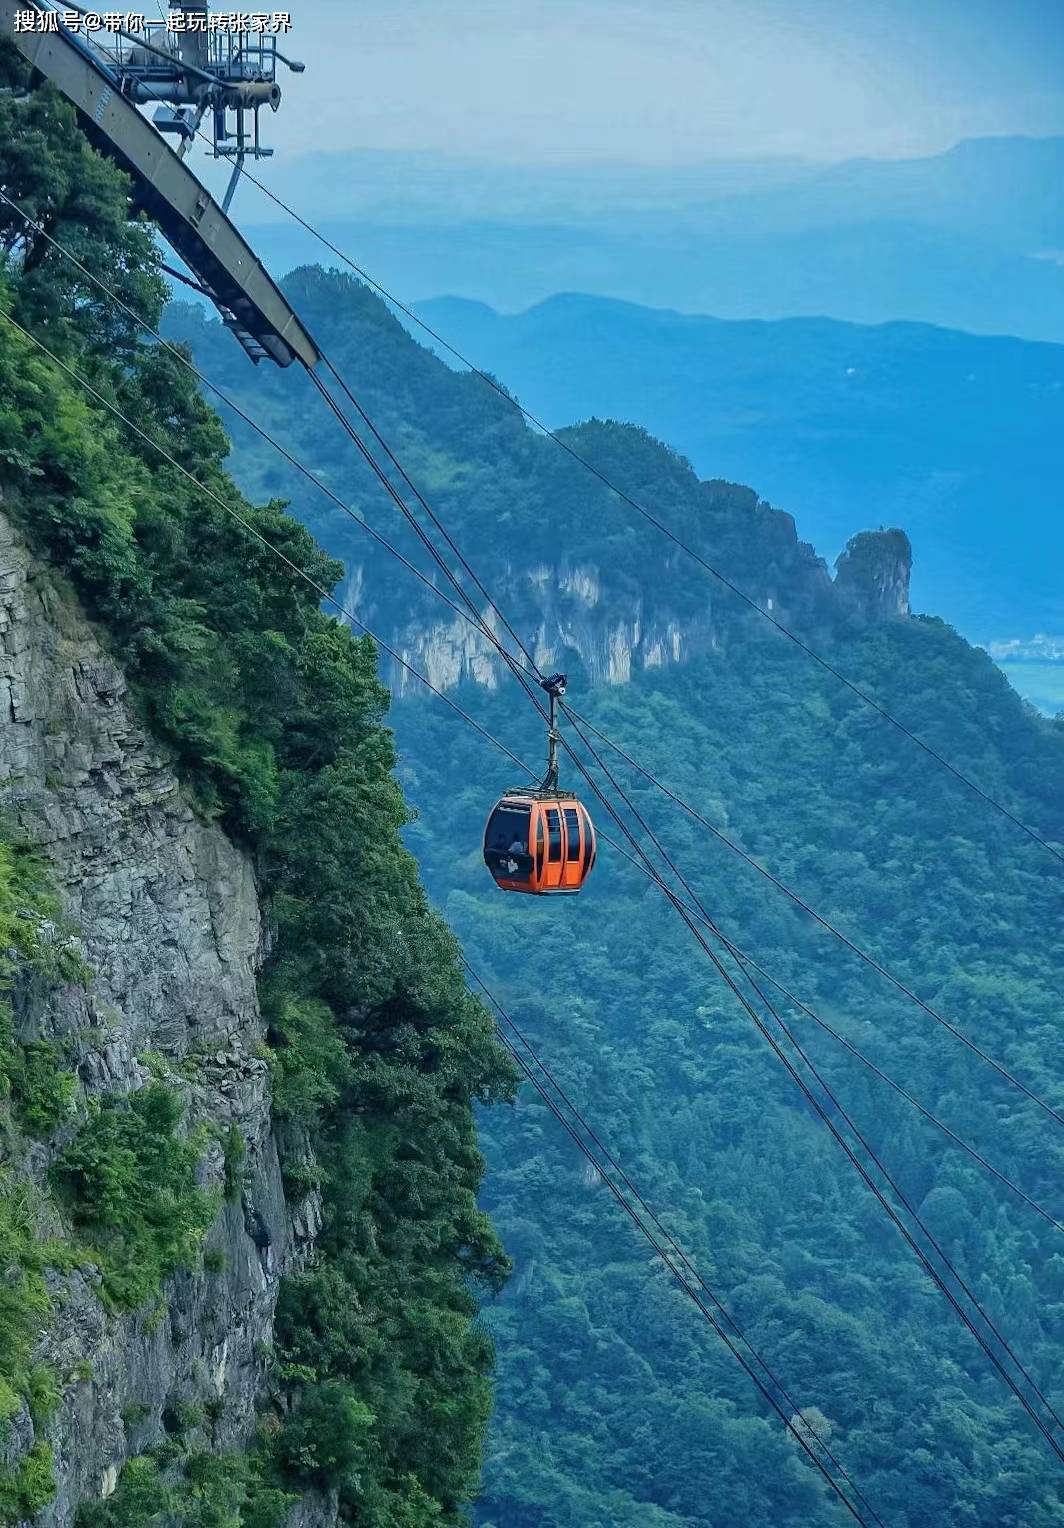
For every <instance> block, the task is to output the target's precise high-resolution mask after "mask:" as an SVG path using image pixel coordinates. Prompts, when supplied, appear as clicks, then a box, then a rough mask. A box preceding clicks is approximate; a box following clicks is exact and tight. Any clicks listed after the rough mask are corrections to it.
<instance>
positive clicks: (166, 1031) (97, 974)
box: [0, 516, 317, 1528]
mask: <svg viewBox="0 0 1064 1528" xmlns="http://www.w3.org/2000/svg"><path fill="white" fill-rule="evenodd" d="M0 663H2V669H0V686H2V688H0V701H2V704H0V808H2V810H3V812H4V814H5V816H6V818H7V820H8V821H9V822H13V823H14V825H16V826H17V827H18V828H19V829H21V830H23V831H24V832H25V834H26V836H27V837H28V838H29V839H30V840H31V841H32V842H34V843H35V844H37V845H38V846H40V848H41V850H42V851H43V852H44V854H46V856H47V858H48V860H49V861H50V862H51V866H52V870H53V875H54V880H55V882H56V884H57V886H58V888H59V889H60V891H61V894H62V900H63V903H64V908H65V911H66V913H67V914H68V915H69V917H70V918H71V920H72V922H73V925H74V926H75V928H76V930H77V931H78V934H79V938H80V941H81V946H82V952H83V955H84V959H85V962H86V964H87V967H88V969H89V972H90V976H89V978H88V982H87V985H86V986H85V987H82V986H80V985H77V984H67V985H63V986H60V987H59V988H57V989H55V990H52V991H50V992H40V991H37V990H36V989H34V988H31V989H30V990H28V991H23V992H21V993H16V1010H15V1011H16V1030H17V1038H18V1039H19V1040H21V1041H23V1042H25V1041H32V1040H42V1039H43V1040H60V1041H61V1042H62V1043H63V1045H64V1047H65V1049H66V1052H67V1054H68V1055H69V1056H70V1057H71V1063H70V1064H71V1065H72V1066H73V1068H74V1070H75V1072H76V1076H77V1086H78V1090H79V1092H80V1094H81V1095H83V1097H84V1098H85V1099H88V1100H91V1099H93V1098H100V1097H103V1096H106V1095H112V1094H130V1093H132V1092H134V1091H136V1090H138V1089H140V1088H142V1087H143V1086H144V1085H145V1084H146V1083H147V1082H148V1081H149V1080H150V1078H151V1077H152V1076H163V1077H164V1078H165V1081H166V1083H167V1085H168V1086H169V1087H171V1088H173V1089H174V1090H175V1091H176V1092H177V1093H179V1095H180V1096H181V1098H182V1099H183V1101H184V1103H185V1105H186V1125H187V1128H191V1127H193V1126H195V1125H203V1124H206V1125H208V1126H209V1127H211V1128H210V1130H209V1132H208V1131H204V1132H203V1138H204V1141H205V1143H206V1144H205V1146H204V1152H203V1156H202V1160H201V1167H200V1175H201V1178H202V1181H203V1183H204V1184H205V1185H207V1186H211V1187H216V1188H217V1189H218V1190H219V1191H220V1197H221V1198H222V1200H223V1207H222V1209H221V1211H220V1213H219V1215H218V1217H217V1219H216V1221H215V1222H214V1224H213V1225H212V1227H211V1229H210V1230H209V1232H208V1233H207V1238H206V1243H205V1248H206V1256H207V1262H208V1265H210V1266H211V1267H212V1268H213V1270H214V1271H211V1272H207V1271H205V1270H202V1269H201V1270H200V1271H198V1272H185V1273H180V1274H178V1275H177V1276H176V1277H175V1278H173V1279H172V1280H170V1281H169V1284H168V1287H167V1288H166V1289H165V1291H164V1294H165V1304H164V1305H162V1306H160V1307H158V1308H157V1309H156V1310H155V1311H154V1312H152V1311H147V1312H145V1311H140V1312H138V1313H137V1314H134V1315H121V1314H117V1313H115V1312H114V1311H113V1310H112V1309H109V1308H108V1307H107V1306H106V1304H105V1303H104V1301H103V1300H102V1299H101V1297H100V1291H99V1287H98V1286H99V1276H98V1274H97V1273H96V1272H95V1271H94V1270H93V1268H92V1265H91V1262H83V1263H82V1266H81V1267H80V1268H78V1269H76V1270H75V1271H73V1272H68V1273H56V1272H49V1273H48V1275H47V1277H48V1280H49V1285H50V1294H51V1304H52V1312H51V1315H50V1316H49V1317H48V1318H47V1320H46V1323H45V1331H44V1334H43V1337H42V1340H41V1342H40V1348H39V1355H38V1356H39V1359H40V1361H42V1362H44V1363H47V1364H49V1365H50V1366H51V1367H52V1368H53V1369H54V1371H55V1373H56V1374H57V1376H58V1377H59V1379H60V1381H61V1382H62V1383H63V1387H64V1393H63V1399H62V1402H61V1404H60V1406H59V1408H58V1410H57V1411H56V1412H55V1414H54V1415H53V1416H52V1417H51V1418H50V1419H49V1420H48V1421H47V1422H45V1423H44V1424H43V1432H44V1435H45V1437H46V1438H47V1440H48V1442H50V1444H51V1445H52V1448H53V1450H54V1455H55V1473H56V1480H57V1487H58V1489H57V1494H56V1496H55V1499H54V1501H53V1502H52V1503H51V1505H50V1506H49V1507H47V1508H46V1509H45V1511H44V1513H43V1514H42V1516H41V1518H40V1521H41V1522H43V1523H45V1524H48V1525H49V1528H52V1525H54V1528H68V1525H69V1524H70V1523H72V1521H73V1519H74V1514H75V1510H76V1507H77V1504H78V1502H79V1501H80V1500H82V1499H90V1500H91V1499H92V1498H93V1497H100V1496H107V1495H109V1494H110V1493H111V1492H112V1491H113V1490H114V1488H115V1485H116V1482H117V1479H118V1476H119V1474H120V1471H121V1468H122V1466H123V1464H124V1463H125V1462H126V1460H127V1459H129V1458H130V1457H131V1456H133V1455H134V1454H137V1453H142V1452H144V1451H145V1449H147V1448H149V1447H151V1446H152V1445H153V1444H155V1443H157V1442H158V1441H159V1440H160V1439H161V1438H163V1437H164V1435H165V1419H166V1418H168V1417H170V1416H171V1415H173V1414H174V1412H175V1411H176V1410H180V1408H181V1406H182V1405H185V1406H186V1407H187V1406H188V1405H189V1404H192V1405H196V1406H199V1407H204V1408H206V1409H207V1410H208V1411H209V1414H210V1416H211V1419H212V1421H211V1446H212V1447H215V1448H224V1447H226V1446H228V1445H229V1444H231V1443H234V1442H237V1441H239V1440H243V1439H245V1438H246V1437H247V1436H248V1434H249V1433H250V1431H251V1428H252V1425H253V1421H254V1404H255V1399H256V1395H257V1393H258V1392H259V1389H260V1386H261V1383H262V1380H263V1375H264V1363H265V1356H266V1354H267V1351H268V1348H269V1345H270V1343H271V1340H272V1335H273V1316H274V1307H275V1303H276V1299H277V1293H278V1285H279V1281H280V1279H281V1276H282V1275H283V1274H284V1273H285V1272H286V1271H288V1270H290V1269H291V1268H292V1267H293V1266H294V1265H296V1264H298V1263H299V1262H300V1260H301V1259H303V1258H304V1257H305V1255H306V1253H307V1251H308V1250H309V1249H310V1247H311V1246H312V1245H313V1238H314V1235H315V1232H316V1229H317V1203H316V1200H315V1199H314V1198H313V1197H312V1198H311V1199H309V1200H307V1201H305V1202H304V1203H303V1205H302V1206H301V1208H300V1213H299V1215H298V1217H294V1216H293V1214H292V1213H291V1211H290V1210H289V1208H288V1206H287V1205H286V1202H285V1196H284V1191H283V1187H282V1181H281V1172H280V1166H279V1163H278V1156H277V1149H276V1146H275V1143H274V1137H273V1133H272V1130H271V1117H270V1098H269V1089H268V1074H267V1067H266V1064H265V1062H264V1061H263V1060H261V1059H259V1056H258V1055H257V1054H256V1050H257V1046H258V1044H259V1042H260V1041H261V1040H262V1038H263V1028H262V1023H261V1020H260V1015H259V1009H258V1000H257V995H256V970H257V968H258V966H259V963H260V961H261V959H262V956H263V953H264V952H263V939H262V928H261V924H260V917H259V906H258V900H257V897H256V888H255V880H254V877H253V874H252V869H251V865H250V863H249V862H248V860H247V858H246V857H245V856H244V855H243V854H242V853H240V852H239V851H238V850H237V849H235V848H234V847H233V845H232V844H231V843H230V842H229V841H228V839H227V838H226V837H225V835H224V834H223V833H222V832H221V831H220V830H218V829H217V828H215V827H212V826H209V825H205V824H204V823H202V822H201V821H199V820H198V819H197V818H196V817H195V816H194V815H193V813H192V812H191V811H190V810H189V807H188V806H187V804H186V802H185V800H184V798H183V796H182V794H181V792H180V790H179V789H178V785H177V781H176V779H175V777H174V775H173V773H172V771H171V769H170V768H169V767H168V765H167V764H166V763H165V762H164V761H163V759H162V758H161V757H160V755H159V753H158V750H157V749H156V748H155V747H154V746H153V745H152V743H151V742H150V740H149V739H148V738H147V737H146V735H145V733H144V731H143V730H142V728H141V726H140V725H139V724H138V721H137V719H136V717H135V716H134V715H133V713H132V711H131V709H130V706H129V703H128V700H127V696H126V686H125V681H124V678H123V676H122V674H121V672H120V671H119V669H118V668H117V667H116V666H115V664H114V663H113V662H112V661H111V660H110V659H109V658H108V656H107V654H106V653H105V652H104V650H103V649H102V647H101V645H100V643H99V641H98V640H97V638H96V636H95V634H94V632H93V630H92V629H91V628H90V626H89V625H88V623H87V622H86V621H85V619H84V618H83V617H82V616H81V615H80V613H79V612H78V609H77V606H76V604H75V602H74V601H73V599H72V597H71V596H70V594H69V593H68V592H67V591H65V590H60V589H59V588H58V587H57V585H56V583H55V582H54V581H53V579H52V577H51V576H50V575H49V574H48V573H47V572H46V571H45V569H44V568H43V566H42V565H41V564H39V563H37V562H36V561H35V560H34V559H33V557H32V556H31V555H30V553H29V551H28V550H27V548H26V546H25V544H24V542H23V541H22V539H21V538H20V536H19V535H18V534H17V533H16V532H15V531H14V530H13V528H12V526H11V523H10V522H9V521H8V520H7V519H6V518H5V517H3V516H0ZM233 1127H235V1130H236V1131H237V1132H239V1136H240V1138H241V1139H242V1140H243V1142H244V1146H245V1154H244V1160H243V1163H242V1171H241V1181H240V1182H239V1183H238V1184H237V1186H236V1189H235V1191H234V1190H233V1187H232V1185H231V1184H230V1191H229V1193H228V1194H226V1192H225V1179H226V1166H225V1162H224V1152H223V1146H222V1140H223V1139H224V1138H225V1136H226V1135H227V1134H229V1135H231V1132H232V1130H233ZM70 1133H71V1132H70V1131H67V1132H66V1138H67V1139H68V1138H69V1135H70ZM64 1139H65V1138H64V1134H63V1132H62V1131H60V1132H59V1134H58V1135H57V1136H56V1138H55V1139H54V1141H53V1142H51V1143H50V1144H49V1146H47V1147H46V1146H44V1145H42V1144H41V1143H39V1142H37V1143H33V1144H32V1145H26V1146H25V1151H24V1160H22V1161H20V1162H16V1163H14V1164H13V1167H14V1171H15V1172H16V1174H19V1175H25V1176H27V1177H29V1178H32V1179H33V1180H34V1181H35V1182H36V1184H37V1185H38V1188H39V1190H40V1194H41V1204H42V1211H41V1214H42V1222H41V1224H40V1226H39V1228H38V1229H39V1231H40V1232H41V1233H42V1234H56V1233H57V1232H58V1233H60V1234H62V1233H63V1232H64V1227H63V1226H62V1223H61V1217H60V1212H59V1210H58V1209H57V1207H56V1205H55V1203H54V1201H50V1200H49V1199H48V1198H47V1182H48V1169H49V1165H50V1162H51V1160H52V1159H53V1158H54V1155H55V1153H56V1151H57V1150H58V1149H60V1148H61V1147H62V1145H63V1144H64ZM212 1253H213V1254H214V1256H213V1257H212V1256H211V1254H212ZM33 1431H34V1429H33V1425H32V1423H31V1422H30V1419H29V1415H28V1413H27V1412H25V1411H24V1412H23V1413H22V1414H21V1415H20V1417H19V1418H18V1419H17V1422H16V1426H15V1428H14V1430H13V1443H12V1445H11V1447H13V1448H14V1451H15V1452H18V1450H19V1448H22V1449H24V1448H26V1447H28V1446H29V1444H30V1443H31V1442H32V1441H33ZM9 1451H10V1448H9Z"/></svg>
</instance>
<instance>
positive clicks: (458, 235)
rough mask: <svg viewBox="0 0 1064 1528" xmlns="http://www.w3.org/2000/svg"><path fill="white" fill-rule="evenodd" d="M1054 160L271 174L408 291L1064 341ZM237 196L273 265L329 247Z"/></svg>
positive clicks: (368, 164) (366, 159) (308, 167)
mask: <svg viewBox="0 0 1064 1528" xmlns="http://www.w3.org/2000/svg"><path fill="white" fill-rule="evenodd" d="M201 168H202V167H201ZM1062 176H1064V140H1062V139H1058V138H1047V139H1024V138H1002V139H985V140H976V141H971V142H966V143H962V144H959V145H958V146H957V147H956V148H955V149H953V150H951V151H950V152H949V153H947V154H942V155H938V156H935V157H932V158H928V159H918V160H898V161H876V160H855V161H850V162H846V163H841V164H837V165H820V164H811V163H809V162H806V161H802V160H786V159H783V160H754V161H749V162H736V161H723V162H720V163H713V162H710V163H707V164H705V165H694V166H684V167H680V168H679V169H675V168H661V169H657V168H654V167H648V166H630V165H590V166H582V167H572V166H566V167H537V166H500V165H483V164H475V163H467V162H465V161H462V160H455V159H449V158H447V157H446V156H442V155H441V156H433V155H417V156H405V155H388V154H379V153H378V154H317V155H305V156H302V157H300V158H297V159H294V160H292V161H291V162H290V163H289V164H287V165H285V164H283V163H280V162H279V163H278V164H277V166H276V167H274V166H271V167H270V169H269V171H268V184H269V186H270V187H271V189H273V190H274V191H275V192H276V193H277V194H278V195H280V196H281V197H283V198H284V199H286V200H287V201H289V202H291V203H292V204H293V205H294V206H296V207H297V208H298V209H299V210H300V212H302V213H303V214H305V215H306V216H308V217H310V218H311V219H313V220H315V221H316V222H317V223H318V225H319V226H320V227H321V228H322V229H323V231H324V232H325V233H326V235H327V236H328V237H329V238H330V239H331V240H332V241H333V242H334V243H335V244H337V245H338V246H339V247H340V248H341V249H343V250H344V251H345V252H346V253H348V254H350V255H351V256H352V257H353V258H354V259H356V260H357V261H359V262H360V263H361V264H363V265H364V266H365V267H366V269H368V270H369V272H370V273H371V274H372V275H373V276H375V277H377V278H378V279H379V280H381V281H382V282H384V284H385V285H386V286H389V287H390V288H391V289H392V290H393V291H395V292H396V293H397V295H399V296H400V297H403V298H405V299H411V298H424V297H430V296H436V295H438V294H440V293H441V292H451V293H455V294H457V295H459V296H463V297H470V298H475V299H478V300H480V301H484V302H488V303H490V304H492V305H493V306H495V307H498V308H500V309H503V310H513V309H518V308H524V307H527V306H529V305H531V304H533V303H537V302H540V301H542V300H543V299H544V298H546V297H548V296H551V295H553V294H554V293H556V292H559V291H574V290H575V291H586V292H592V293H596V294H600V295H605V296H610V297H616V298H621V299H624V300H627V301H630V302H638V303H644V304H647V305H649V306H654V307H662V306H672V307H677V308H680V309H687V310H690V311H694V312H712V313H715V314H718V315H719V316H720V317H724V318H749V317H757V318H781V317H790V316H792V315H795V314H802V315H820V314H826V315H828V316H831V317H834V318H841V319H847V320H850V321H852V322H856V323H879V322H883V321H886V320H890V319H897V318H903V319H911V320H917V321H921V322H926V323H937V324H942V325H945V326H947V327H951V328H958V329H970V330H972V331H973V332H977V333H1008V334H1016V335H1020V336H1023V337H1026V338H1032V339H1051V340H1058V341H1064V267H1062V266H1061V264H1060V261H1061V258H1062V256H1061V251H1064V202H1062V199H1061V196H1060V192H1059V187H1060V185H1061V182H1062ZM240 195H241V200H240V203H239V215H240V217H241V219H242V221H244V222H245V223H247V224H249V225H256V223H257V220H260V219H261V220H263V221H262V226H256V227H255V241H256V247H257V248H258V249H259V250H260V252H261V253H262V254H263V256H264V257H265V258H266V260H267V262H268V263H269V264H270V265H271V266H273V267H274V268H275V269H278V270H282V271H283V270H287V269H290V268H291V267H292V266H294V265H297V264H299V263H302V262H304V261H308V260H317V259H320V258H321V249H320V246H318V245H317V244H316V243H315V242H314V241H313V240H312V239H311V238H310V236H309V235H308V234H306V233H304V232H302V231H300V230H299V229H298V228H295V227H294V226H293V225H290V224H289V223H288V222H287V221H286V220H284V219H282V217H281V214H280V213H279V212H278V209H277V207H276V206H275V205H274V204H273V203H271V202H269V201H268V200H267V199H266V198H265V197H264V196H263V195H262V194H261V193H260V192H258V191H256V190H255V188H254V187H250V186H249V187H247V188H245V190H243V191H242V192H241V194H240Z"/></svg>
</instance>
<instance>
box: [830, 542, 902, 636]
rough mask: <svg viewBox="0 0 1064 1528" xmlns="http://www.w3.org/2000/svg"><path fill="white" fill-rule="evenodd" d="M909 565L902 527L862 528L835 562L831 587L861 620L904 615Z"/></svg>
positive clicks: (881, 619) (886, 618) (880, 619)
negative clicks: (870, 529)
mask: <svg viewBox="0 0 1064 1528" xmlns="http://www.w3.org/2000/svg"><path fill="white" fill-rule="evenodd" d="M912 566H913V549H912V547H911V545H910V544H909V538H908V536H907V535H906V534H905V532H904V531H899V530H889V531H888V530H880V531H862V532H861V533H860V535H858V536H852V537H851V538H850V540H849V541H848V542H847V543H846V549H845V551H843V552H842V554H841V556H839V557H838V558H837V560H836V562H835V590H836V593H837V594H838V596H839V599H840V600H841V602H842V603H843V605H844V606H846V607H848V608H849V610H850V611H851V612H852V613H853V614H855V615H857V616H859V617H860V618H861V619H862V620H864V621H885V620H891V619H892V618H897V617H899V616H907V615H908V614H909V576H910V574H911V573H912Z"/></svg>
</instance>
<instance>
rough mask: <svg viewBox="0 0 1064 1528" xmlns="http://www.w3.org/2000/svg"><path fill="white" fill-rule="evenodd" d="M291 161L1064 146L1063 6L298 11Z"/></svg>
mask: <svg viewBox="0 0 1064 1528" xmlns="http://www.w3.org/2000/svg"><path fill="white" fill-rule="evenodd" d="M291 8H292V12H293V19H294V22H295V30H294V31H293V33H292V35H291V37H290V38H289V43H290V45H291V49H292V51H293V52H294V53H296V54H298V55H299V56H300V57H302V58H303V59H304V60H305V61H306V64H307V73H306V74H305V75H303V76H302V77H300V78H293V77H289V78H288V80H287V81H286V97H287V98H286V100H285V103H284V105H283V107H282V111H281V114H280V116H279V117H278V118H276V119H274V120H271V121H270V122H269V134H270V141H271V142H273V143H275V144H276V145H277V147H278V150H279V151H281V150H283V151H284V152H286V153H293V152H296V151H298V150H300V149H310V148H314V147H321V148H333V149H338V148H353V147H363V148H374V149H402V150H417V149H435V150H441V149H442V150H447V151H449V152H452V153H456V154H462V155H472V156H475V157H477V158H491V159H500V160H508V159H509V160H526V161H529V160H539V161H559V160H570V161H571V160H585V159H598V158H603V157H609V158H619V159H635V160H641V161H645V162H652V163H670V162H672V163H675V162H680V161H691V160H698V159H706V158H717V157H729V156H733V155H752V154H777V153H796V154H806V155H812V156H816V157H821V158H843V157H846V156H849V155H852V154H873V155H886V156H890V155H908V154H913V153H923V152H934V151H936V150H939V149H942V148H945V147H948V146H949V145H950V144H952V143H954V142H956V141H957V140H958V139H959V138H963V137H968V136H974V135H978V134H994V133H1013V132H1022V133H1033V134H1043V133H1064V67H1062V66H1064V3H1062V0H447V3H441V0H354V3H352V0H294V3H293V4H292V7H291Z"/></svg>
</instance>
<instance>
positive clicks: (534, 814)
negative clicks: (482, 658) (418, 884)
mask: <svg viewBox="0 0 1064 1528" xmlns="http://www.w3.org/2000/svg"><path fill="white" fill-rule="evenodd" d="M540 682H541V684H542V686H543V688H544V689H545V690H546V692H547V694H548V695H549V696H550V724H549V729H548V732H547V742H548V763H547V773H546V775H545V776H544V779H543V782H542V784H540V785H538V786H522V787H518V789H516V790H511V791H507V792H506V793H505V795H503V796H502V798H501V799H500V801H499V802H498V804H497V805H496V806H495V808H494V810H493V811H492V813H491V816H490V817H489V818H488V821H487V825H486V827H485V829H484V863H485V864H486V865H487V867H488V869H489V870H490V871H491V873H492V875H493V876H494V878H495V884H496V886H498V888H499V890H500V891H520V892H524V893H525V894H526V895H529V896H540V897H542V896H561V895H569V896H572V895H574V894H575V893H576V892H578V891H579V890H580V889H581V887H582V886H583V884H584V882H585V881H586V880H587V878H588V876H589V875H590V874H591V871H592V868H593V866H594V864H595V849H596V844H595V829H594V825H593V824H592V821H591V817H590V815H589V813H588V810H587V808H586V807H585V806H584V805H583V803H582V802H580V801H578V800H577V798H576V797H575V796H574V795H573V793H572V791H563V790H559V789H558V730H557V705H558V699H559V697H560V696H562V695H564V694H565V675H564V674H552V675H551V677H550V678H549V679H544V680H541V681H540Z"/></svg>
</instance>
